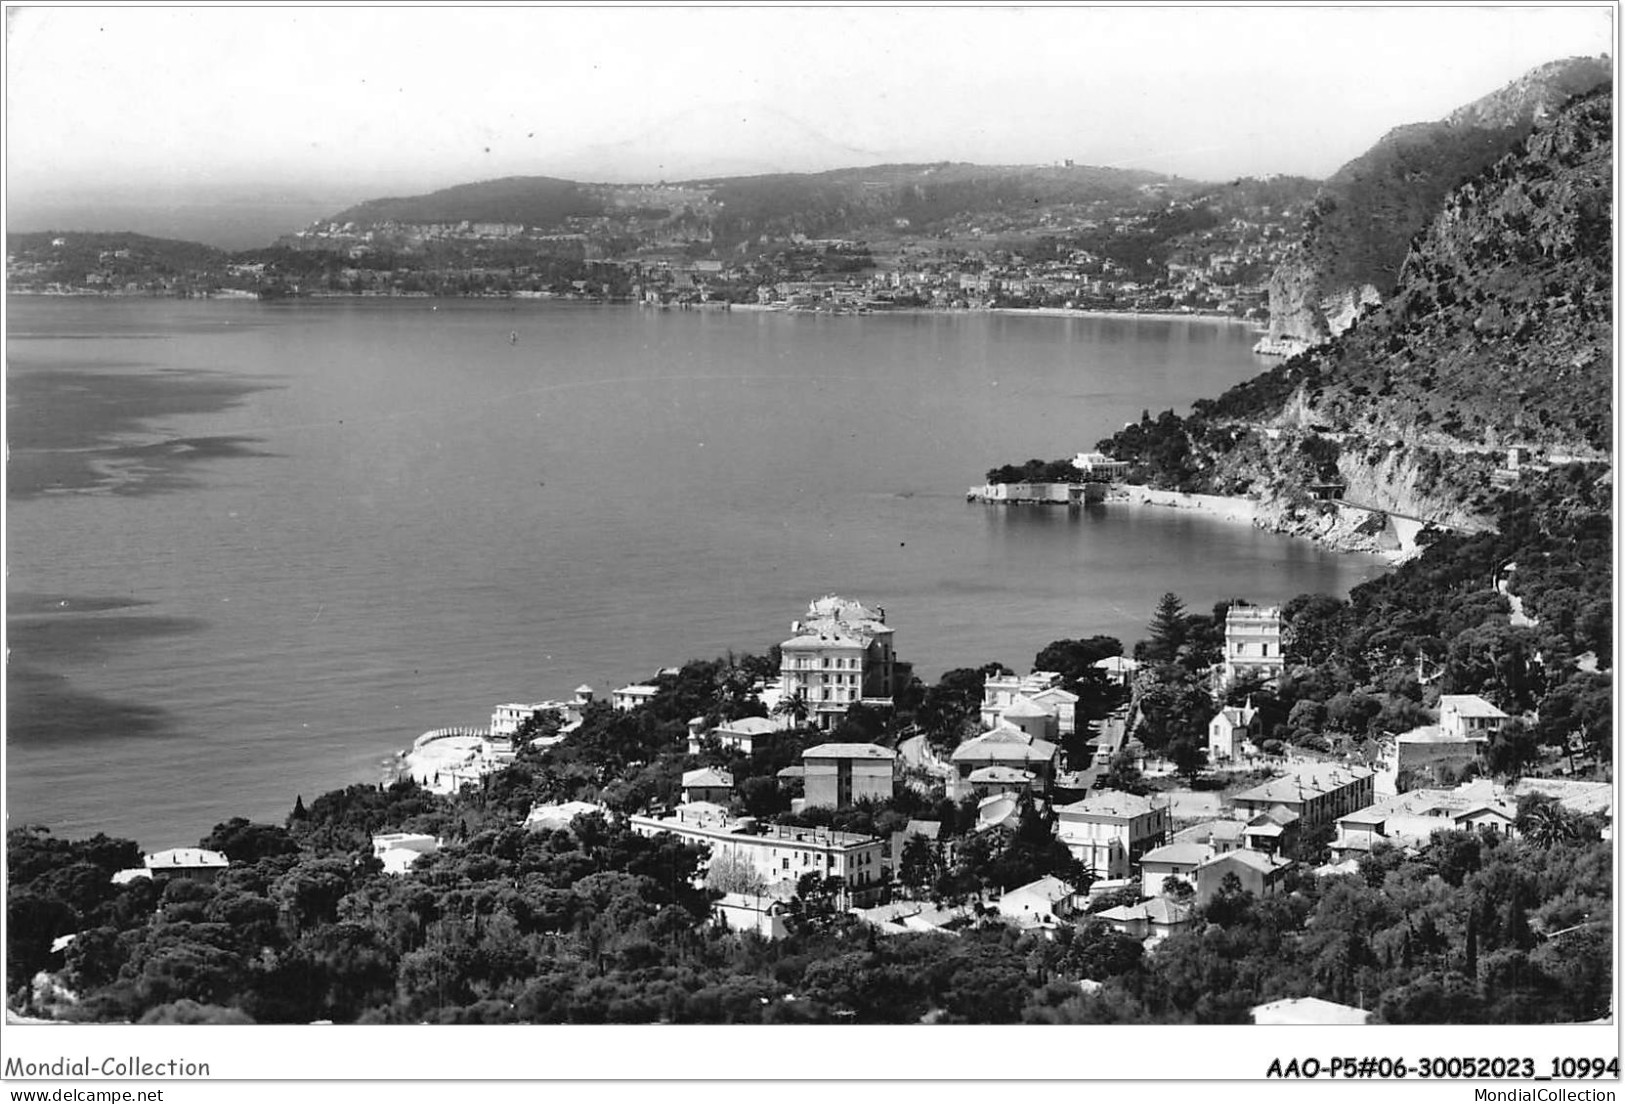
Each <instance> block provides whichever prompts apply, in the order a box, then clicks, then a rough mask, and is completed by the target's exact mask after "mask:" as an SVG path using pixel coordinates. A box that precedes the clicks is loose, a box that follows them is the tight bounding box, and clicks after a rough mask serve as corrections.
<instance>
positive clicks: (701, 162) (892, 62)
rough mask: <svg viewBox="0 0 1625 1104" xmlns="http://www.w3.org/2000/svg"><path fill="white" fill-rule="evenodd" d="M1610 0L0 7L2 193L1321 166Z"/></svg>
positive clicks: (1579, 50) (1608, 20)
mask: <svg viewBox="0 0 1625 1104" xmlns="http://www.w3.org/2000/svg"><path fill="white" fill-rule="evenodd" d="M1613 35H1614V29H1613V6H1612V5H1606V4H1605V5H1595V4H1593V5H1573V6H1552V5H1539V6H1522V7H1464V6H1459V5H1458V6H1455V7H1448V8H1447V7H1421V6H1400V7H1382V8H1378V7H1311V6H1295V7H1259V6H1253V7H1237V8H1217V9H1215V8H1203V9H1198V8H1189V7H1186V8H1178V7H1168V8H1153V9H1143V8H1142V9H1136V8H1122V7H1117V8H1101V7H1077V6H1066V7H1055V6H1043V5H1033V6H1015V7H1011V6H982V7H949V6H940V5H933V6H923V7H922V6H914V7H880V8H877V7H862V8H858V7H845V6H835V7H799V8H786V7H773V8H768V7H760V6H732V7H716V6H713V7H703V8H702V7H692V6H654V7H641V8H630V9H629V8H609V7H573V8H562V7H545V6H544V7H533V6H527V7H522V8H509V7H485V8H479V9H475V10H465V9H459V8H449V7H440V6H432V7H386V8H371V9H360V8H339V9H333V8H324V7H308V6H307V7H259V8H250V9H242V8H231V7H210V6H197V7H168V8H130V7H122V8H111V7H108V8H97V7H75V8H66V7H51V6H39V7H34V6H27V5H23V6H13V7H8V8H7V35H6V63H7V64H6V124H7V126H6V131H7V151H6V152H7V162H6V176H7V185H8V200H9V204H8V206H9V208H10V209H11V211H12V215H13V218H16V216H17V211H18V210H20V209H23V208H26V207H27V206H28V205H29V204H35V205H38V204H42V203H50V202H57V203H61V202H67V201H70V200H83V201H85V202H101V203H106V204H111V205H115V206H116V205H117V204H119V203H121V202H129V203H137V202H141V201H143V200H142V197H148V198H150V197H151V196H153V195H160V196H165V197H168V199H169V200H170V201H171V202H175V203H183V202H186V201H188V197H190V198H191V199H192V200H195V201H197V202H205V201H207V199H208V197H210V196H216V197H218V196H219V195H222V194H228V193H229V194H232V195H234V196H236V197H237V198H239V199H241V198H242V197H244V196H245V195H246V196H248V197H250V198H252V197H253V196H254V195H255V194H258V195H260V196H262V197H263V198H265V199H267V201H274V200H276V199H278V198H286V197H287V196H293V197H295V198H300V197H303V198H309V197H316V196H320V197H325V196H338V195H343V196H345V197H347V198H363V197H367V196H377V195H384V194H395V195H400V194H416V193H419V192H423V191H429V190H432V189H434V188H437V187H444V186H447V185H450V184H455V183H462V182H467V181H471V180H484V179H491V178H495V177H500V176H509V175H521V174H542V175H557V176H565V177H569V178H572V179H581V180H621V181H625V180H656V179H663V178H664V179H681V178H685V177H695V176H701V175H713V174H725V173H728V174H731V173H748V172H768V171H810V170H818V169H826V168H838V167H843V166H853V165H865V164H875V163H878V162H883V161H941V160H953V161H973V162H979V163H984V164H1017V163H1022V164H1042V163H1053V162H1057V161H1061V160H1063V159H1067V158H1070V159H1073V160H1075V161H1076V162H1078V163H1079V164H1096V165H1114V166H1127V167H1136V168H1145V169H1150V170H1154V171H1159V172H1165V173H1171V174H1176V175H1181V176H1186V177H1194V178H1197V179H1205V180H1221V179H1229V178H1233V177H1235V176H1240V175H1248V174H1253V175H1261V174H1266V173H1296V174H1302V175H1307V176H1313V177H1324V176H1327V175H1330V174H1331V173H1332V172H1333V171H1335V170H1336V168H1337V167H1338V166H1339V165H1341V164H1342V163H1343V162H1345V161H1347V160H1349V159H1350V158H1352V157H1354V156H1356V155H1358V154H1359V153H1360V152H1362V151H1363V150H1364V149H1366V148H1367V147H1368V146H1370V145H1371V143H1372V142H1374V141H1375V140H1376V139H1377V138H1379V137H1381V135H1382V134H1383V133H1385V132H1386V131H1387V130H1389V129H1390V128H1392V127H1394V126H1397V125H1400V124H1403V123H1407V122H1417V121H1422V120H1427V119H1436V118H1439V117H1442V116H1443V115H1445V114H1447V113H1448V112H1449V111H1450V110H1452V109H1453V108H1455V107H1458V106H1460V105H1461V104H1464V103H1467V102H1469V101H1471V100H1473V99H1476V98H1478V97H1479V96H1482V95H1484V94H1486V93H1488V92H1491V91H1493V90H1494V89H1496V88H1498V87H1500V86H1501V85H1503V84H1505V83H1507V82H1508V81H1510V80H1512V79H1513V78H1515V77H1517V76H1518V75H1520V74H1521V73H1523V72H1525V71H1526V70H1528V69H1530V68H1532V67H1533V66H1535V65H1538V64H1540V63H1542V62H1545V61H1550V60H1554V59H1557V58H1560V57H1567V56H1573V55H1579V54H1589V55H1597V54H1602V53H1610V54H1611V53H1612V52H1613Z"/></svg>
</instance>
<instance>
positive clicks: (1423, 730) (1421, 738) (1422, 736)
mask: <svg viewBox="0 0 1625 1104" xmlns="http://www.w3.org/2000/svg"><path fill="white" fill-rule="evenodd" d="M1394 740H1395V741H1396V742H1398V743H1401V744H1461V745H1463V746H1466V745H1468V744H1470V743H1472V741H1471V740H1469V739H1467V737H1465V736H1463V735H1461V734H1459V733H1455V732H1446V731H1445V730H1444V729H1442V728H1440V727H1439V726H1438V725H1422V726H1421V727H1419V728H1413V729H1411V730H1410V731H1409V732H1401V733H1400V734H1399V735H1398V736H1395V737H1394Z"/></svg>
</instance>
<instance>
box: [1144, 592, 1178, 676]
mask: <svg viewBox="0 0 1625 1104" xmlns="http://www.w3.org/2000/svg"><path fill="white" fill-rule="evenodd" d="M1150 631H1151V639H1150V640H1146V641H1142V642H1141V644H1140V647H1139V648H1138V649H1137V651H1138V652H1139V658H1141V659H1143V660H1146V661H1148V662H1151V663H1172V662H1174V660H1176V659H1178V658H1179V649H1180V648H1181V647H1182V646H1184V643H1185V638H1186V631H1187V630H1186V624H1185V603H1184V602H1183V601H1181V600H1180V598H1179V595H1177V594H1175V593H1173V592H1172V591H1169V592H1168V593H1166V594H1164V595H1163V596H1162V598H1161V599H1160V600H1159V601H1158V602H1157V609H1156V612H1155V613H1153V614H1152V615H1151V626H1150Z"/></svg>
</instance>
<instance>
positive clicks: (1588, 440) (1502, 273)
mask: <svg viewBox="0 0 1625 1104" xmlns="http://www.w3.org/2000/svg"><path fill="white" fill-rule="evenodd" d="M1613 153H1614V147H1613V97H1612V95H1611V93H1608V92H1602V93H1595V94H1591V95H1588V96H1584V97H1581V98H1579V99H1577V100H1576V101H1575V102H1573V103H1572V104H1570V105H1569V106H1567V107H1566V108H1565V109H1563V110H1562V111H1561V112H1560V113H1559V114H1557V115H1556V116H1555V117H1554V118H1553V119H1552V120H1550V122H1549V123H1548V124H1546V125H1543V126H1542V127H1540V128H1539V129H1538V130H1537V131H1536V132H1535V133H1534V134H1533V135H1531V136H1530V138H1528V139H1527V140H1526V141H1525V143H1524V145H1523V148H1522V149H1521V150H1519V151H1517V152H1515V153H1513V154H1509V155H1508V156H1506V157H1504V158H1501V159H1500V160H1499V161H1497V162H1496V163H1495V164H1494V165H1492V166H1490V167H1489V168H1488V169H1487V170H1486V171H1485V172H1483V173H1481V174H1479V176H1477V177H1476V178H1475V179H1473V180H1471V181H1468V182H1466V183H1465V184H1463V185H1462V186H1461V187H1459V188H1457V189H1456V190H1455V191H1453V192H1452V193H1451V194H1450V195H1449V196H1448V197H1447V199H1446V200H1445V201H1444V202H1443V203H1442V204H1441V205H1440V206H1441V209H1440V210H1437V211H1436V212H1435V213H1434V215H1433V217H1432V218H1431V219H1430V221H1429V224H1428V226H1427V228H1426V230H1425V232H1424V233H1423V234H1422V235H1420V236H1419V238H1418V239H1417V241H1416V242H1415V243H1414V245H1413V246H1412V248H1411V250H1410V252H1409V253H1408V254H1407V255H1406V257H1405V261H1404V264H1403V266H1402V268H1401V270H1400V275H1399V280H1398V283H1397V286H1396V287H1395V289H1394V292H1393V294H1392V295H1390V296H1389V297H1388V298H1387V299H1386V300H1385V301H1384V302H1383V303H1382V304H1381V305H1380V306H1379V307H1376V308H1373V309H1371V310H1368V312H1367V313H1366V315H1365V317H1363V318H1362V319H1361V321H1360V323H1359V325H1357V326H1355V327H1354V328H1353V329H1351V330H1350V331H1349V332H1348V333H1347V334H1345V335H1344V336H1342V337H1341V338H1339V339H1338V340H1336V341H1333V342H1332V343H1330V344H1329V345H1327V346H1326V347H1325V348H1323V349H1317V350H1314V351H1312V352H1310V353H1308V354H1305V355H1303V356H1300V357H1296V358H1293V359H1292V360H1291V361H1289V362H1287V363H1286V364H1284V365H1282V366H1280V367H1278V368H1276V369H1275V370H1273V371H1271V372H1268V373H1265V374H1264V375H1262V376H1260V377H1258V378H1256V379H1254V380H1251V381H1249V382H1247V383H1244V384H1241V385H1239V386H1238V387H1236V388H1233V389H1232V390H1231V391H1229V392H1227V393H1226V394H1225V395H1223V396H1222V397H1220V398H1219V399H1218V400H1217V401H1215V402H1213V403H1211V404H1207V405H1205V406H1204V407H1203V412H1204V414H1205V415H1206V416H1208V417H1211V418H1218V419H1244V420H1249V421H1264V420H1271V419H1276V420H1284V421H1289V422H1295V423H1297V424H1300V425H1302V424H1308V423H1319V424H1323V425H1326V426H1330V427H1332V428H1333V429H1335V430H1339V431H1346V432H1354V433H1359V434H1361V435H1363V436H1367V437H1404V438H1409V439H1411V440H1416V439H1418V434H1419V435H1420V438H1421V439H1424V440H1425V439H1436V440H1438V441H1439V442H1440V443H1443V444H1450V443H1467V444H1475V445H1485V446H1490V447H1494V446H1498V445H1501V444H1503V443H1515V442H1518V443H1529V444H1534V445H1550V446H1553V447H1557V448H1560V449H1563V450H1566V451H1579V452H1584V451H1585V450H1595V451H1596V452H1598V453H1601V452H1605V451H1606V450H1607V449H1608V447H1609V444H1610V441H1611V439H1612V433H1613V430H1612V417H1611V413H1612V412H1611V410H1610V409H1609V404H1608V403H1607V402H1606V401H1599V399H1604V398H1606V396H1607V395H1608V394H1609V392H1610V385H1611V381H1612V374H1613V358H1612V347H1613V330H1612V322H1611V315H1612V303H1613V265H1612V257H1613V254H1612V246H1611V237H1612V228H1613V208H1612V201H1613V183H1612V177H1613Z"/></svg>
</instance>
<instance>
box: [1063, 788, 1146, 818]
mask: <svg viewBox="0 0 1625 1104" xmlns="http://www.w3.org/2000/svg"><path fill="white" fill-rule="evenodd" d="M1162 807H1163V806H1160V805H1153V804H1152V803H1151V801H1150V799H1149V798H1144V797H1141V796H1139V795H1138V794H1131V793H1123V792H1122V791H1121V790H1101V791H1100V792H1099V793H1096V794H1091V795H1089V796H1088V797H1086V798H1084V799H1083V800H1082V801H1074V802H1072V804H1070V805H1058V806H1056V808H1055V812H1056V813H1057V814H1058V815H1060V816H1062V817H1063V819H1064V818H1065V817H1066V816H1067V815H1068V814H1070V815H1071V817H1072V818H1073V819H1078V818H1081V817H1115V818H1123V819H1127V818H1130V817H1138V816H1145V815H1146V814H1147V813H1149V812H1151V811H1152V810H1153V809H1160V808H1162Z"/></svg>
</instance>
